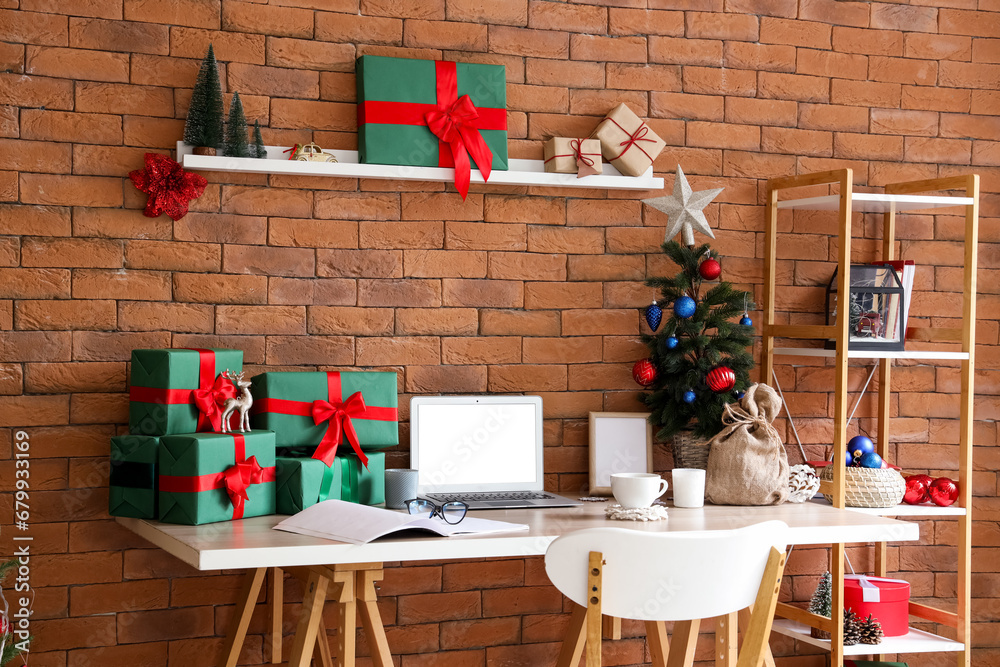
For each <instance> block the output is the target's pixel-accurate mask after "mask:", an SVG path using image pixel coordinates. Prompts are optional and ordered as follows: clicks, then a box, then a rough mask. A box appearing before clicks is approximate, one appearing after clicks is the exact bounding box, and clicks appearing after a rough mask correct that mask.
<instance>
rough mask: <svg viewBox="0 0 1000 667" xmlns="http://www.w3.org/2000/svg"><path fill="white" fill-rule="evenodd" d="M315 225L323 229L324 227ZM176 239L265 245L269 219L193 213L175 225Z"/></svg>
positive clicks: (272, 223)
mask: <svg viewBox="0 0 1000 667" xmlns="http://www.w3.org/2000/svg"><path fill="white" fill-rule="evenodd" d="M133 215H134V214H133ZM282 224H283V220H282V219H281V218H278V219H272V220H271V225H272V226H275V225H277V226H278V227H279V228H280V227H281V225H282ZM313 224H317V225H321V224H322V223H313ZM167 238H169V237H167ZM174 238H176V239H177V240H178V241H199V242H202V243H244V244H258V245H262V244H263V243H264V242H265V240H266V239H267V218H264V217H255V216H244V215H228V214H225V213H197V212H191V213H188V214H187V215H185V216H184V217H183V218H181V219H180V220H177V221H176V222H174ZM270 242H271V243H272V244H274V245H285V244H283V243H274V241H273V240H271V241H270Z"/></svg>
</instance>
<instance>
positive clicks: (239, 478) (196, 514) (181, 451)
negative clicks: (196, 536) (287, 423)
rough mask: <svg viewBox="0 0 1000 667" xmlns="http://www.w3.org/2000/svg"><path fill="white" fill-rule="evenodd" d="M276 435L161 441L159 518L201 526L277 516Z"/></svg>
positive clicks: (200, 435) (262, 433)
mask: <svg viewBox="0 0 1000 667" xmlns="http://www.w3.org/2000/svg"><path fill="white" fill-rule="evenodd" d="M274 458H275V445H274V432H273V431H264V430H260V431H250V432H247V433H187V434H182V435H165V436H163V437H161V438H160V451H159V457H158V462H159V475H158V479H157V482H158V484H159V504H160V507H159V516H160V521H164V522H166V523H183V524H190V525H198V524H203V523H212V522H215V521H231V520H234V519H243V518H245V517H251V516H264V515H267V514H274V487H275V484H274V480H275V469H274Z"/></svg>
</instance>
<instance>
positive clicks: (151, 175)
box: [128, 153, 208, 220]
mask: <svg viewBox="0 0 1000 667" xmlns="http://www.w3.org/2000/svg"><path fill="white" fill-rule="evenodd" d="M128 176H129V178H131V179H132V183H133V184H134V185H135V187H136V188H138V189H139V190H141V191H142V192H145V193H146V194H148V195H149V199H148V200H147V201H146V208H145V209H144V210H143V212H142V214H143V215H145V216H147V217H150V218H155V217H157V216H158V215H160V214H161V213H166V214H167V215H168V216H170V217H171V218H173V219H174V220H180V219H181V218H183V217H184V216H185V215H187V212H188V202H189V201H191V200H192V199H197V198H198V197H200V196H201V195H202V193H204V192H205V186H206V185H208V181H206V180H205V177H204V176H199V175H198V174H190V173H188V172H186V171H184V168H183V167H181V165H180V164H178V163H177V162H174V161H173V160H171V159H170V158H168V157H167V156H166V155H162V154H160V153H146V168H145V169H136V170H135V171H130V172H129V174H128Z"/></svg>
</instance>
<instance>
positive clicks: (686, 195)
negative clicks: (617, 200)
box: [642, 165, 725, 246]
mask: <svg viewBox="0 0 1000 667" xmlns="http://www.w3.org/2000/svg"><path fill="white" fill-rule="evenodd" d="M724 189H725V188H713V189H711V190H699V191H698V192H694V191H692V190H691V186H690V185H689V184H688V182H687V178H686V177H685V176H684V172H683V171H682V170H681V166H680V165H677V177H676V178H675V179H674V193H673V194H672V195H665V196H663V197H655V198H653V199H643V200H642V203H644V204H649V205H650V206H651V207H653V208H655V209H656V210H657V211H662V212H664V213H666V214H667V233H666V234H665V235H664V237H663V240H664V241H669V240H670V239H672V238H673V237H675V236H677V233H678V232H683V233H684V245H686V246H693V245H694V230H695V229H697V230H698V231H699V232H701V233H702V234H705V235H706V236H709V237H711V238H713V239H714V238H715V234H713V233H712V228H711V227H709V226H708V219H706V218H705V214H704V213H703V212H702V211H703V209H704V208H705V207H706V206H708V204H709V202H711V201H712V200H713V199H715V198H716V196H718V194H719V193H720V192H722V191H723V190H724Z"/></svg>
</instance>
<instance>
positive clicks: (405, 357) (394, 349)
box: [355, 336, 441, 366]
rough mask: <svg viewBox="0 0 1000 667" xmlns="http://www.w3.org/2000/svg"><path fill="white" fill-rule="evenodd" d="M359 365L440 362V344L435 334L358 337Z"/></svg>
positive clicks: (357, 352)
mask: <svg viewBox="0 0 1000 667" xmlns="http://www.w3.org/2000/svg"><path fill="white" fill-rule="evenodd" d="M356 346H357V350H356V355H357V358H356V360H355V363H356V364H357V365H359V366H396V365H398V366H409V365H427V364H431V365H435V364H439V363H441V352H440V347H441V344H440V342H439V339H438V338H437V337H435V336H406V337H396V338H393V337H389V336H382V337H378V338H359V339H357V342H356Z"/></svg>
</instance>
